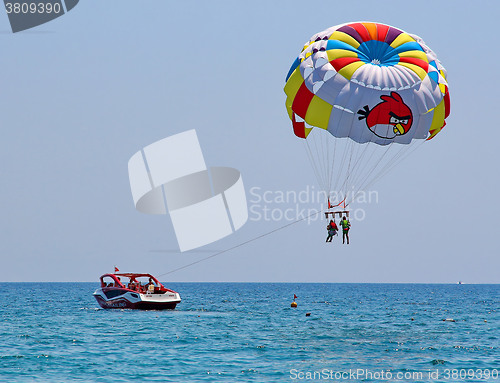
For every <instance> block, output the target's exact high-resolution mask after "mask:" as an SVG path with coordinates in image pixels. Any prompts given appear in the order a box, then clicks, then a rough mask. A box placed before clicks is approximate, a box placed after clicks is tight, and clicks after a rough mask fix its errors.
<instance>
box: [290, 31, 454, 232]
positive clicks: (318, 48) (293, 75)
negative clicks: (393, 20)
mask: <svg viewBox="0 0 500 383" xmlns="http://www.w3.org/2000/svg"><path fill="white" fill-rule="evenodd" d="M446 76H447V74H446V70H445V68H444V67H443V66H442V65H441V63H440V61H439V60H438V59H437V56H436V54H435V53H434V52H433V51H432V50H431V49H430V48H429V47H428V46H427V45H426V44H425V42H424V41H423V40H422V39H421V38H420V37H418V36H416V35H413V34H410V33H406V32H404V31H402V30H400V29H398V28H395V27H392V26H389V25H385V24H381V23H374V22H354V23H347V24H341V25H337V26H334V27H331V28H328V29H326V30H325V31H322V32H319V33H317V34H315V35H313V36H312V37H311V38H310V39H309V41H308V42H307V43H306V44H305V45H304V48H303V49H302V52H301V53H300V54H299V56H298V57H297V58H296V60H295V61H294V63H293V64H292V66H291V68H290V70H289V72H288V75H287V77H286V85H285V88H284V90H285V93H286V95H287V98H286V103H285V104H286V109H287V112H288V115H289V117H290V120H291V121H292V126H293V131H294V133H295V135H296V136H297V137H299V138H302V139H303V142H304V143H305V147H306V152H307V154H308V157H309V159H310V161H311V164H312V168H313V171H314V174H315V176H316V178H317V180H318V183H319V184H320V187H321V188H322V189H323V191H324V192H325V195H326V196H327V198H328V211H327V212H326V213H325V215H326V218H327V219H328V218H330V217H329V215H330V216H332V217H333V218H334V217H335V215H336V214H339V216H342V215H346V216H347V219H346V218H344V219H343V220H346V221H348V218H349V215H348V214H349V211H348V210H347V209H348V206H349V205H350V204H351V203H352V202H353V201H355V200H356V198H357V196H358V195H359V194H360V193H361V192H362V191H364V190H367V188H368V187H369V186H370V185H372V184H373V183H374V182H375V181H377V180H378V179H379V178H380V177H382V176H383V175H385V174H386V172H388V171H389V170H390V169H391V168H392V167H393V166H395V165H396V164H398V163H399V162H400V161H401V160H402V159H403V158H404V157H405V156H406V155H408V154H409V153H410V152H412V151H413V150H410V149H411V148H417V147H418V146H419V145H420V143H423V142H425V141H427V140H430V139H431V138H433V137H435V136H436V134H438V133H439V132H440V131H441V130H442V129H443V127H444V126H445V125H446V122H445V119H446V118H447V117H448V115H449V113H450V96H449V90H448V83H447V80H446ZM331 209H333V211H331ZM338 209H340V210H341V211H336V210H338ZM345 236H346V237H347V242H349V239H348V231H347V233H346V235H345Z"/></svg>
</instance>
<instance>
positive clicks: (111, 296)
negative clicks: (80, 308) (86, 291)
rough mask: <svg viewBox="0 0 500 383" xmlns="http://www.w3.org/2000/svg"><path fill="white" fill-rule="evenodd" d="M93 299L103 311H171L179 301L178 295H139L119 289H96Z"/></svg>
mask: <svg viewBox="0 0 500 383" xmlns="http://www.w3.org/2000/svg"><path fill="white" fill-rule="evenodd" d="M94 297H95V299H96V300H97V303H98V304H99V306H101V307H102V308H104V309H137V310H173V309H175V307H176V306H177V304H178V303H180V301H181V299H180V296H179V294H178V293H173V292H172V293H164V294H140V293H136V292H132V291H130V290H121V289H97V290H96V291H95V292H94Z"/></svg>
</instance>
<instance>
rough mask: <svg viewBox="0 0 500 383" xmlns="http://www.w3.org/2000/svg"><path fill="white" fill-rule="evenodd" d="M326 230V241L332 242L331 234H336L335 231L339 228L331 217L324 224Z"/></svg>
mask: <svg viewBox="0 0 500 383" xmlns="http://www.w3.org/2000/svg"><path fill="white" fill-rule="evenodd" d="M326 230H327V231H328V237H326V242H332V239H333V236H335V235H337V231H338V230H339V228H338V226H337V224H336V223H335V221H333V220H332V219H331V220H330V223H329V224H328V225H327V226H326Z"/></svg>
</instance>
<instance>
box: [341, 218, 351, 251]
mask: <svg viewBox="0 0 500 383" xmlns="http://www.w3.org/2000/svg"><path fill="white" fill-rule="evenodd" d="M340 226H342V243H345V239H346V238H347V244H349V229H350V228H351V223H350V222H349V220H348V219H346V217H345V215H344V216H343V217H342V221H340Z"/></svg>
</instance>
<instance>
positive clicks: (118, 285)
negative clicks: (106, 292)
mask: <svg viewBox="0 0 500 383" xmlns="http://www.w3.org/2000/svg"><path fill="white" fill-rule="evenodd" d="M117 278H118V282H115V287H120V283H119V282H121V279H120V277H117Z"/></svg>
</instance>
